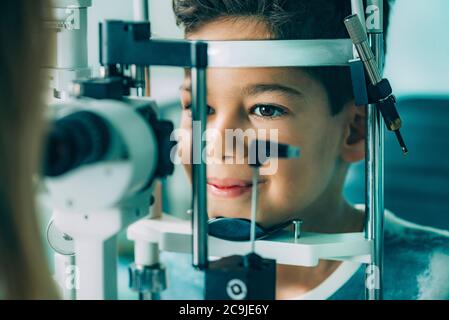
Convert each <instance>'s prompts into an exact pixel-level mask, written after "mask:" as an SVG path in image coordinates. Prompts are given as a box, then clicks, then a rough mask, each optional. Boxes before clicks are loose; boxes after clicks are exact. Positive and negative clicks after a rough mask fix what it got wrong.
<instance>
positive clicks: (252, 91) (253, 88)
mask: <svg viewBox="0 0 449 320" xmlns="http://www.w3.org/2000/svg"><path fill="white" fill-rule="evenodd" d="M179 89H181V90H184V91H187V92H191V88H190V83H184V84H183V85H181V87H180V88H179ZM275 91H277V92H281V93H284V94H287V95H295V96H302V93H301V92H300V91H298V90H296V89H293V88H291V87H288V86H284V85H281V84H278V83H268V84H267V83H260V84H253V85H249V86H247V87H245V88H243V89H242V93H243V94H244V95H246V96H255V95H258V94H262V93H267V92H275Z"/></svg>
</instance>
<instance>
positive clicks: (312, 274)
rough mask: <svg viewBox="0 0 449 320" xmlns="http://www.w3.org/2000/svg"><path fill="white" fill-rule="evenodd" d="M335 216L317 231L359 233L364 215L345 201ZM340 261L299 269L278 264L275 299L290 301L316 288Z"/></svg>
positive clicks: (326, 261) (323, 261)
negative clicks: (331, 223)
mask: <svg viewBox="0 0 449 320" xmlns="http://www.w3.org/2000/svg"><path fill="white" fill-rule="evenodd" d="M343 202H344V203H343V204H342V205H341V206H340V209H341V212H339V214H336V215H335V216H337V217H338V221H337V222H334V224H333V227H330V226H331V225H330V224H326V225H325V226H323V227H321V228H317V229H321V230H322V231H321V232H328V233H346V232H361V231H363V225H364V214H363V213H362V212H360V211H358V210H357V209H355V208H353V207H352V206H350V205H349V204H348V203H347V202H346V201H343ZM328 217H329V215H328ZM313 229H316V228H313ZM313 231H316V230H313ZM341 263H342V262H341V261H330V260H321V261H320V263H319V264H318V265H317V266H316V267H299V266H290V265H281V264H278V265H277V268H276V299H291V298H294V297H297V296H300V295H302V294H305V293H306V292H308V291H310V290H312V289H314V288H316V287H317V286H318V285H320V284H321V283H322V282H323V281H324V280H326V279H327V278H328V277H329V276H330V275H331V274H332V273H333V272H334V271H335V270H336V269H337V268H338V267H339V266H340V265H341Z"/></svg>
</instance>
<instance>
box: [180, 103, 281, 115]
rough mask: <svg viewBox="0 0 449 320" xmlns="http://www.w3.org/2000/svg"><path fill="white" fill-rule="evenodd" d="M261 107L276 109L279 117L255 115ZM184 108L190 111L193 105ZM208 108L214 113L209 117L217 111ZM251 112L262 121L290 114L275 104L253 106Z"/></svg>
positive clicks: (183, 106)
mask: <svg viewBox="0 0 449 320" xmlns="http://www.w3.org/2000/svg"><path fill="white" fill-rule="evenodd" d="M261 107H268V108H271V109H274V110H275V111H276V112H278V113H279V115H277V116H263V115H258V114H255V113H254V112H255V110H256V109H257V108H261ZM182 108H183V109H184V110H190V109H191V108H192V105H191V104H186V105H182ZM208 108H209V110H210V111H212V112H210V111H209V115H210V114H213V113H215V111H214V109H213V108H212V107H210V106H208ZM249 112H250V114H252V115H254V116H256V117H259V118H261V119H275V118H278V117H281V116H284V115H287V114H288V113H289V112H288V111H287V110H286V109H285V108H284V107H282V106H279V105H275V104H256V105H254V106H252V107H251V108H250V110H249Z"/></svg>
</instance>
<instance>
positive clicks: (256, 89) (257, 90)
mask: <svg viewBox="0 0 449 320" xmlns="http://www.w3.org/2000/svg"><path fill="white" fill-rule="evenodd" d="M242 91H243V94H244V95H247V96H255V95H258V94H262V93H267V92H275V91H277V92H280V93H283V94H287V95H294V96H302V93H301V92H300V91H298V90H296V89H294V88H291V87H288V86H284V85H282V84H278V83H260V84H254V85H249V86H247V87H245V88H243V90H242Z"/></svg>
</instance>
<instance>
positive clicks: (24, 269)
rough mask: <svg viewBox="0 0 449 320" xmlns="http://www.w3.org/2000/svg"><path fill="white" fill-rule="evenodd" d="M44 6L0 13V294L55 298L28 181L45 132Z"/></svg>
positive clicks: (31, 2)
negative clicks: (42, 68)
mask: <svg viewBox="0 0 449 320" xmlns="http://www.w3.org/2000/svg"><path fill="white" fill-rule="evenodd" d="M46 10H47V5H46V1H42V0H39V1H36V0H14V1H11V0H7V1H3V2H2V9H1V10H0V70H1V71H0V290H1V291H3V292H0V294H3V297H5V298H7V299H50V298H56V297H57V296H56V293H55V289H54V287H53V284H52V281H51V277H50V274H49V270H48V265H47V261H46V254H45V252H44V249H43V246H42V239H41V238H40V237H39V231H38V221H37V220H38V219H37V215H36V209H35V194H34V188H33V183H32V179H33V176H34V175H35V174H36V172H38V171H39V170H38V166H39V163H40V161H39V159H40V149H41V144H42V132H43V127H44V121H43V110H44V97H43V96H44V95H43V93H44V92H45V91H44V88H45V86H46V82H45V81H43V78H42V72H41V69H40V67H41V66H42V64H43V63H44V59H46V58H47V57H48V54H49V53H50V51H49V50H48V49H49V46H48V37H47V36H46V32H45V29H44V23H43V20H44V16H45V11H46Z"/></svg>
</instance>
